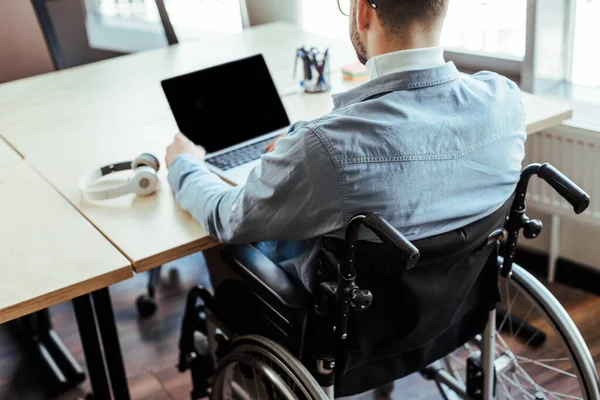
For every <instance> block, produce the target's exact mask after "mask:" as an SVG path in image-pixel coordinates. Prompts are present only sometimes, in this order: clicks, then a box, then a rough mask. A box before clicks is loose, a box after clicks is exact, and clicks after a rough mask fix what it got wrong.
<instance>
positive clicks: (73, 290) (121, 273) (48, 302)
mask: <svg viewBox="0 0 600 400" xmlns="http://www.w3.org/2000/svg"><path fill="white" fill-rule="evenodd" d="M83 268H85V266H83ZM131 277H133V272H132V270H131V265H126V266H124V267H122V268H119V269H117V270H114V271H111V272H107V273H106V274H104V275H100V276H97V277H94V278H91V279H88V280H86V281H83V282H77V283H74V284H73V285H71V286H67V287H65V288H62V289H58V290H55V291H54V292H50V293H47V294H44V295H42V296H38V297H34V298H32V299H29V300H26V301H23V302H21V303H18V304H13V305H12V306H10V307H7V308H5V309H4V310H2V311H0V324H3V323H5V322H8V321H11V320H13V319H16V318H19V317H22V316H25V315H29V314H31V313H34V312H36V311H40V310H43V309H44V308H48V307H52V306H55V305H57V304H60V303H63V302H65V301H69V300H72V299H74V298H77V297H79V296H83V295H84V294H88V293H92V292H94V291H96V290H99V289H103V288H105V287H108V286H110V285H114V284H115V283H119V282H122V281H125V280H127V279H129V278H131Z"/></svg>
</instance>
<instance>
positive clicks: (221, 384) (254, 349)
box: [212, 335, 328, 400]
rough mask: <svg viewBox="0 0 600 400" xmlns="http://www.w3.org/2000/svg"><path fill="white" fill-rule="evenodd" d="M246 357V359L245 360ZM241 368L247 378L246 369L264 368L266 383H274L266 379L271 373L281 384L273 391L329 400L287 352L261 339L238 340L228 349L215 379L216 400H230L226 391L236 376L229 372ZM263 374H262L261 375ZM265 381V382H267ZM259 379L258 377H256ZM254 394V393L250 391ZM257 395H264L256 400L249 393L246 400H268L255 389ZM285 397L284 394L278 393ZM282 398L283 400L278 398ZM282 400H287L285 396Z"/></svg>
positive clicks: (278, 383)
mask: <svg viewBox="0 0 600 400" xmlns="http://www.w3.org/2000/svg"><path fill="white" fill-rule="evenodd" d="M244 357H245V358H244ZM236 364H237V365H238V366H239V365H241V366H242V369H240V370H241V371H242V373H243V374H244V375H245V376H247V375H248V373H247V369H248V368H254V367H255V366H258V367H259V369H260V368H262V372H265V371H266V373H265V374H263V379H266V378H268V379H271V378H269V377H268V376H267V375H268V374H269V373H270V372H271V371H272V372H274V373H275V374H276V375H277V376H278V377H279V379H276V380H277V381H278V382H276V383H273V382H270V383H271V384H272V385H273V387H274V388H278V387H280V385H282V384H284V385H285V386H286V387H287V388H288V389H290V390H291V391H292V392H293V397H291V398H297V399H299V400H328V397H327V396H326V395H325V393H324V392H323V390H322V389H321V387H320V386H319V384H318V383H317V381H316V380H315V379H314V378H313V376H312V375H311V374H310V373H309V372H308V370H307V369H306V368H305V367H304V365H302V363H300V361H298V360H297V359H296V358H295V357H294V356H292V355H291V354H290V353H289V352H288V351H287V350H286V349H285V348H283V347H282V346H281V345H279V344H277V343H275V342H274V341H272V340H270V339H267V338H264V337H262V336H255V335H248V336H242V337H240V338H239V339H236V340H235V341H234V342H233V343H232V344H231V347H230V349H229V352H228V354H227V356H226V357H224V358H223V359H222V360H221V362H220V363H219V366H218V368H217V371H216V373H215V375H214V379H213V392H212V399H213V400H229V399H230V397H226V395H225V394H224V393H225V391H224V389H223V388H225V387H231V386H232V382H231V381H227V379H229V380H231V379H232V376H233V374H232V373H230V372H228V371H230V368H232V366H234V365H236ZM258 372H261V371H258ZM265 377H266V378H265ZM253 378H254V379H256V377H253ZM285 390H287V389H285ZM250 391H251V390H250ZM256 393H257V394H258V393H261V394H259V395H258V396H256V397H250V395H251V393H246V394H247V395H248V396H247V398H252V399H256V400H258V399H260V400H267V399H266V398H264V394H263V393H262V392H260V391H259V389H258V388H257V389H256ZM279 393H282V392H279ZM278 398H282V397H278ZM283 398H287V397H286V396H285V394H283Z"/></svg>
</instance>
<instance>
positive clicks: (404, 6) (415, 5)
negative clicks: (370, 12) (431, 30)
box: [359, 0, 449, 32]
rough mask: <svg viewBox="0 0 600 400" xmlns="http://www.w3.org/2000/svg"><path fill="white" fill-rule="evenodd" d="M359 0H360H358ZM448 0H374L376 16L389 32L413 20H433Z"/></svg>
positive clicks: (399, 28) (400, 28)
mask: <svg viewBox="0 0 600 400" xmlns="http://www.w3.org/2000/svg"><path fill="white" fill-rule="evenodd" d="M359 1H360V0H359ZM448 1H449V0H374V1H373V2H374V3H375V4H376V5H377V9H376V11H377V16H378V18H379V20H380V21H381V24H382V25H383V27H384V28H386V29H388V30H389V31H391V32H397V31H400V30H402V28H403V27H405V26H406V23H408V22H412V21H415V20H434V19H435V18H437V17H439V16H440V15H441V14H442V12H443V11H444V8H445V5H446V3H447V2H448Z"/></svg>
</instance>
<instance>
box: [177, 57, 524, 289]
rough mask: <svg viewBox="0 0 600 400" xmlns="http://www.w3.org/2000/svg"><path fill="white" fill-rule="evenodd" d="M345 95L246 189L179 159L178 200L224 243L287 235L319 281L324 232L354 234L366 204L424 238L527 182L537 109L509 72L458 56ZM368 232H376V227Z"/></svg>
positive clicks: (283, 260) (281, 250)
mask: <svg viewBox="0 0 600 400" xmlns="http://www.w3.org/2000/svg"><path fill="white" fill-rule="evenodd" d="M334 104H335V107H334V109H333V111H332V112H330V113H329V114H327V115H325V116H323V117H322V118H319V119H316V120H314V121H310V122H301V123H298V124H296V125H295V126H294V127H293V128H292V130H291V132H290V133H289V134H288V136H287V137H286V138H283V139H281V140H279V141H278V142H277V145H276V146H275V150H274V151H273V152H272V153H269V154H265V155H264V156H263V157H262V159H261V164H260V165H259V166H258V167H256V168H255V169H254V170H253V171H252V173H251V174H250V176H249V178H248V181H247V183H246V184H245V185H243V186H238V187H230V186H228V185H227V184H225V183H224V182H223V181H222V180H221V179H219V178H218V177H217V176H216V175H214V174H213V173H211V172H210V171H209V170H208V169H207V168H206V167H205V166H204V164H203V163H201V162H199V161H198V160H196V159H194V158H193V157H191V156H190V155H185V154H184V155H180V156H178V157H177V158H176V159H175V161H174V162H173V164H172V166H171V169H170V171H169V176H168V179H169V182H170V184H171V186H172V187H173V188H174V190H175V192H176V196H177V201H178V202H179V204H180V205H181V206H182V207H183V208H184V209H185V210H187V211H189V212H190V213H191V214H192V215H193V216H194V218H195V219H196V220H198V221H199V222H200V223H201V224H202V225H203V226H204V227H205V228H206V229H207V230H208V232H209V233H210V235H211V236H213V237H214V238H216V239H217V240H219V241H221V242H224V243H248V242H260V241H270V240H278V241H279V242H277V245H276V250H277V252H278V255H279V256H280V257H279V259H278V260H277V261H278V262H279V264H280V266H281V267H282V268H284V269H285V270H286V271H288V272H289V273H290V274H292V275H294V276H296V277H297V278H298V279H300V280H301V281H302V283H304V284H305V286H306V287H307V288H309V289H310V287H311V278H312V277H313V276H314V271H313V268H312V261H313V260H314V258H315V256H316V254H317V252H318V246H319V238H320V237H322V236H324V235H330V236H336V237H343V233H344V229H345V227H346V224H347V222H348V221H349V219H350V218H351V217H352V216H353V215H355V214H357V213H359V212H378V213H379V214H380V215H381V216H382V217H384V218H385V219H387V220H388V221H389V222H391V223H392V224H393V225H394V226H395V227H396V228H398V229H399V230H400V231H401V232H402V233H404V234H405V235H406V237H407V238H408V239H410V240H415V239H421V238H426V237H430V236H434V235H438V234H441V233H445V232H449V231H451V230H454V229H457V228H459V227H462V226H465V225H467V224H469V223H471V222H474V221H476V220H479V219H481V218H484V217H486V216H488V215H490V214H491V213H493V212H494V211H496V210H497V209H498V208H499V207H500V206H501V205H502V204H503V203H504V202H505V201H506V200H507V199H508V198H509V197H510V195H511V194H512V192H513V191H514V189H515V186H516V183H517V181H518V179H519V173H520V169H521V162H522V160H523V158H524V142H525V139H526V133H525V129H526V126H525V112H524V108H523V105H522V102H521V95H520V91H519V88H518V87H517V85H516V84H514V83H513V82H511V81H510V80H508V79H506V78H504V77H502V76H500V75H497V74H495V73H491V72H480V73H477V74H475V75H472V76H463V75H461V74H459V72H458V70H457V69H456V67H455V66H454V64H453V63H446V64H444V65H442V66H439V67H435V68H429V69H424V70H416V71H405V72H399V73H392V74H388V75H385V76H382V77H379V78H377V79H374V80H372V81H369V82H367V83H365V84H363V85H361V86H359V87H357V88H356V89H353V90H351V91H349V92H346V93H343V94H339V95H336V96H334ZM360 239H362V240H376V239H375V237H374V236H373V235H372V234H370V232H368V231H367V230H366V229H364V230H363V231H362V233H361V236H360ZM289 241H293V242H289ZM286 249H291V250H290V251H287V250H286ZM286 252H287V253H288V254H286Z"/></svg>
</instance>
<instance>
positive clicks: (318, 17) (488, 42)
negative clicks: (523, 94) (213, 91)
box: [303, 0, 600, 127]
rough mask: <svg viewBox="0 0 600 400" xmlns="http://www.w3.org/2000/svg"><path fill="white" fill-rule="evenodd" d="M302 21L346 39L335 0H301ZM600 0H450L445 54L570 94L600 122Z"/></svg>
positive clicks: (585, 119)
mask: <svg viewBox="0 0 600 400" xmlns="http://www.w3.org/2000/svg"><path fill="white" fill-rule="evenodd" d="M303 11H304V16H303V26H304V29H306V30H308V31H311V32H315V33H321V34H324V35H329V36H333V37H336V38H341V39H344V40H349V39H348V19H347V17H344V16H342V15H341V14H340V13H339V11H338V10H337V6H336V4H335V0H325V1H324V0H304V8H303ZM599 21H600V0H536V1H528V0H450V3H449V10H448V18H447V19H446V24H445V25H444V30H443V33H442V45H443V46H445V48H446V50H447V51H446V58H447V59H448V60H451V61H454V62H455V63H456V64H457V66H458V67H459V68H461V69H462V70H464V71H466V72H471V71H478V70H482V69H487V70H492V71H496V72H499V73H502V74H504V75H507V76H509V77H511V78H512V79H514V80H516V81H518V82H520V83H521V87H522V88H523V89H524V90H528V91H533V92H534V93H537V94H543V95H549V96H557V97H561V98H563V99H567V100H569V101H572V102H573V105H574V108H575V117H574V121H575V122H576V123H577V122H579V121H582V123H585V125H594V126H597V127H600V109H598V106H600V72H599V71H600V46H599V45H598V38H600V23H599Z"/></svg>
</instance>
